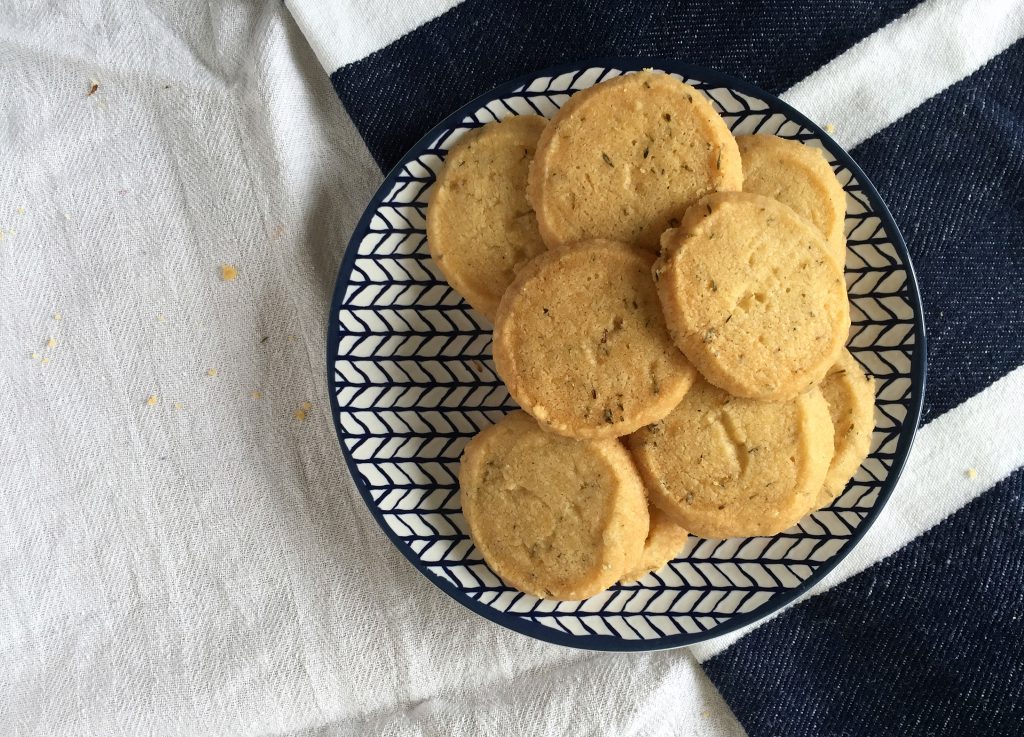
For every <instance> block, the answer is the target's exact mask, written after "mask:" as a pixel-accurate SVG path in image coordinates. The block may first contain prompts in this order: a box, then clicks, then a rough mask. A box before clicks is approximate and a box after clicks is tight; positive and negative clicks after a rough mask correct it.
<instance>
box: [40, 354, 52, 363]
mask: <svg viewBox="0 0 1024 737" xmlns="http://www.w3.org/2000/svg"><path fill="white" fill-rule="evenodd" d="M49 362H50V358H49V356H43V357H42V358H41V359H39V363H49Z"/></svg>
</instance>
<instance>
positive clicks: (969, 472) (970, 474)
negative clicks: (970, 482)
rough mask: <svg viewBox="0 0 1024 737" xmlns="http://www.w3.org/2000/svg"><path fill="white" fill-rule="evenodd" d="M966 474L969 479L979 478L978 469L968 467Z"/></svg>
mask: <svg viewBox="0 0 1024 737" xmlns="http://www.w3.org/2000/svg"><path fill="white" fill-rule="evenodd" d="M964 475H965V476H966V477H967V478H969V479H976V478H978V469H976V468H968V469H967V472H966V473H965V474H964Z"/></svg>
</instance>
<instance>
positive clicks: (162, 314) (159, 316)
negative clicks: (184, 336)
mask: <svg viewBox="0 0 1024 737" xmlns="http://www.w3.org/2000/svg"><path fill="white" fill-rule="evenodd" d="M156 321H157V322H167V318H166V317H164V313H162V312H161V313H159V314H158V315H157V316H156Z"/></svg>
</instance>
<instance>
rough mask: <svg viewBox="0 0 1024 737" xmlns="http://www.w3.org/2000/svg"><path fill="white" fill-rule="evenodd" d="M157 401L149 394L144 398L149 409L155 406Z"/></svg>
mask: <svg viewBox="0 0 1024 737" xmlns="http://www.w3.org/2000/svg"><path fill="white" fill-rule="evenodd" d="M159 401H160V400H159V399H158V398H157V396H156V394H150V395H149V396H148V397H146V404H148V405H149V406H150V407H152V406H153V405H155V404H157V403H158V402H159Z"/></svg>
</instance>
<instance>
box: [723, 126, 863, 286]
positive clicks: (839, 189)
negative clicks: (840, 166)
mask: <svg viewBox="0 0 1024 737" xmlns="http://www.w3.org/2000/svg"><path fill="white" fill-rule="evenodd" d="M736 144H737V145H738V146H739V149H740V156H741V157H742V159H743V191H744V192H752V193H754V194H762V195H764V196H766V197H771V198H773V199H776V200H778V201H779V202H781V203H783V204H784V205H789V206H790V207H792V208H793V209H794V210H795V211H796V213H797V215H800V216H801V217H803V218H804V219H805V220H807V221H809V222H810V223H811V225H813V226H814V227H815V228H817V229H818V230H819V231H821V233H822V235H824V236H825V240H827V241H828V244H829V252H830V253H831V254H832V255H833V256H834V257H835V259H836V260H837V261H838V262H839V265H840V266H842V265H843V264H845V263H846V237H845V236H844V234H843V227H844V223H845V220H846V192H844V191H843V185H841V184H840V183H839V180H838V179H836V175H835V173H833V171H832V167H831V166H829V164H828V161H826V160H825V155H824V154H823V153H822V151H821V149H820V148H815V147H813V146H805V145H804V144H802V143H800V142H799V141H792V140H789V139H786V138H779V137H778V136H767V135H757V136H737V137H736Z"/></svg>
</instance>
